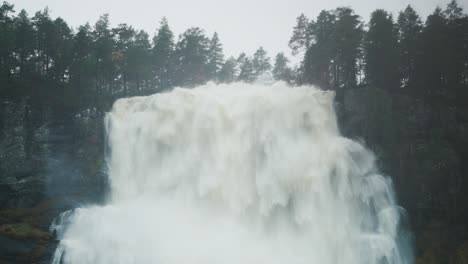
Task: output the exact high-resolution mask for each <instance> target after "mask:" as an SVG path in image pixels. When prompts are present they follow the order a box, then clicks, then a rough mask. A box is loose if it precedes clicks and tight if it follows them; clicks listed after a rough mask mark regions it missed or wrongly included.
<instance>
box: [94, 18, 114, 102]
mask: <svg viewBox="0 0 468 264" xmlns="http://www.w3.org/2000/svg"><path fill="white" fill-rule="evenodd" d="M93 39H94V53H95V56H94V58H95V78H94V79H95V95H96V96H95V100H97V101H98V100H100V97H102V96H104V95H106V94H107V96H111V95H112V94H113V86H114V72H115V64H114V62H115V61H116V60H118V57H116V56H117V55H118V54H115V53H113V50H114V38H113V35H112V31H111V30H110V28H109V15H108V14H104V15H102V16H101V17H99V19H98V21H97V22H96V24H95V25H94V31H93ZM96 105H100V103H98V102H96Z"/></svg>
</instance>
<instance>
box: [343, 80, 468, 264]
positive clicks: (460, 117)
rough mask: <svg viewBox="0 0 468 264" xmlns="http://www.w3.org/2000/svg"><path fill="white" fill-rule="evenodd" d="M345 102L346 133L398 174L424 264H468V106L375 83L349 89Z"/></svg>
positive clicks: (402, 199) (400, 194)
mask: <svg viewBox="0 0 468 264" xmlns="http://www.w3.org/2000/svg"><path fill="white" fill-rule="evenodd" d="M337 108H338V110H339V111H338V112H339V118H340V127H341V130H342V132H343V133H344V134H345V135H346V136H348V137H351V138H354V139H359V140H362V141H363V142H364V143H365V144H366V145H367V146H368V147H369V148H370V149H372V150H373V151H374V152H375V154H376V155H377V157H378V160H379V165H380V168H381V169H382V171H383V173H385V174H387V175H391V176H392V178H393V180H394V184H395V188H396V190H397V193H398V197H399V198H400V203H401V204H402V205H403V207H404V208H406V209H407V211H408V215H409V219H410V222H411V224H412V229H413V230H414V233H415V237H416V249H417V255H418V256H419V259H418V263H463V262H458V260H457V259H458V258H457V257H456V256H457V254H459V253H457V249H458V248H459V247H460V246H461V245H462V244H463V243H466V242H464V241H467V240H468V229H467V228H468V225H467V223H468V215H467V212H468V203H467V201H468V196H467V192H466V191H465V190H467V187H468V182H467V179H468V133H467V132H468V109H466V108H462V107H452V106H448V105H444V104H435V103H429V102H425V101H422V100H418V99H414V98H411V97H409V96H405V95H402V94H395V93H392V94H390V93H388V92H386V91H384V90H381V89H376V88H371V87H368V88H359V89H354V90H347V91H346V92H345V93H344V96H343V101H342V102H341V103H340V104H338V107H337ZM432 261H435V262H432Z"/></svg>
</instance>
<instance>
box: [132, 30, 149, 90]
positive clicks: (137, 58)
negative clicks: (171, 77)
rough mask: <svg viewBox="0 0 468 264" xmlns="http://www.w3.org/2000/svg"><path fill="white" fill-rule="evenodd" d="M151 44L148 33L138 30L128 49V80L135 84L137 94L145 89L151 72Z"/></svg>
mask: <svg viewBox="0 0 468 264" xmlns="http://www.w3.org/2000/svg"><path fill="white" fill-rule="evenodd" d="M150 50H151V44H150V41H149V35H148V33H146V32H145V31H143V30H140V31H138V32H137V33H136V35H135V41H134V43H133V45H132V46H131V47H130V48H129V50H128V74H129V80H130V81H132V82H134V83H135V85H136V91H137V92H138V94H140V95H141V94H143V90H147V88H148V85H149V82H150V79H151V77H152V74H151V54H150Z"/></svg>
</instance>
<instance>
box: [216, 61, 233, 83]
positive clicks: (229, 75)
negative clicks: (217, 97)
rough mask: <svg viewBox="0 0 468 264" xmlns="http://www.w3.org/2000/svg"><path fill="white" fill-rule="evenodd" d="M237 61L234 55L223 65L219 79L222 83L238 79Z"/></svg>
mask: <svg viewBox="0 0 468 264" xmlns="http://www.w3.org/2000/svg"><path fill="white" fill-rule="evenodd" d="M236 67H237V61H236V59H235V58H234V57H230V58H229V59H227V60H226V61H225V62H224V63H223V66H222V67H221V71H220V72H219V79H218V80H219V81H220V82H222V83H231V82H233V81H235V80H236V74H237V69H236Z"/></svg>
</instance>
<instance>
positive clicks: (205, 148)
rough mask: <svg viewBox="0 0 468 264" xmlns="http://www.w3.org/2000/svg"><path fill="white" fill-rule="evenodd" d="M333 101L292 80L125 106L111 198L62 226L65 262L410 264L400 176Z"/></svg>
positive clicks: (112, 124) (112, 148) (114, 128)
mask: <svg viewBox="0 0 468 264" xmlns="http://www.w3.org/2000/svg"><path fill="white" fill-rule="evenodd" d="M333 100H334V94H333V93H332V92H324V91H321V90H319V89H316V88H314V87H309V86H303V87H289V86H287V85H286V84H284V83H275V84H272V85H260V84H243V83H234V84H221V85H216V84H213V83H210V84H207V85H204V86H201V87H197V88H194V89H184V88H176V89H174V90H172V91H170V92H167V93H159V94H155V95H151V96H146V97H134V98H127V99H121V100H118V101H117V102H116V103H115V104H114V105H113V108H112V110H111V112H109V113H108V115H107V118H106V127H107V133H108V134H107V135H108V141H109V146H108V147H109V151H108V152H109V153H108V157H107V158H108V166H109V178H110V179H109V180H110V194H109V196H110V197H109V201H108V203H107V204H106V205H104V206H87V207H83V208H77V209H75V210H73V211H70V212H66V213H65V214H64V215H62V216H61V217H60V219H59V220H57V223H55V224H54V225H53V229H54V230H58V231H59V232H57V234H58V237H59V239H60V244H59V246H58V248H57V251H56V254H55V257H54V260H53V262H54V263H84V264H86V263H160V264H259V263H260V264H261V263H264V264H284V263H288V264H343V263H346V264H410V263H412V261H413V257H412V250H411V243H410V242H411V241H410V235H409V232H408V231H407V230H405V228H404V225H403V224H402V222H403V219H402V218H403V215H404V212H403V209H402V208H401V207H399V206H398V205H397V203H396V202H397V201H396V198H395V194H394V191H393V187H392V182H391V179H390V178H389V177H386V176H383V175H381V174H380V173H379V170H378V168H377V167H376V162H375V156H374V155H373V154H372V153H371V152H370V151H369V150H367V149H366V148H365V147H364V146H363V145H362V144H360V143H358V142H355V141H353V140H350V139H347V138H345V137H343V136H341V135H340V132H339V129H338V125H337V120H336V116H335V112H334V108H333Z"/></svg>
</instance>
